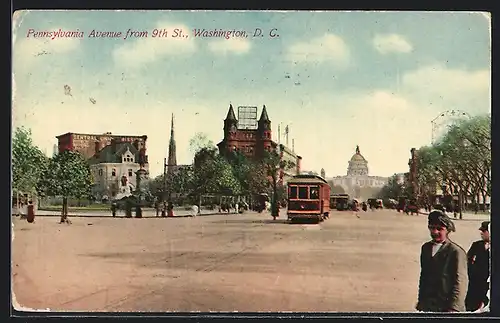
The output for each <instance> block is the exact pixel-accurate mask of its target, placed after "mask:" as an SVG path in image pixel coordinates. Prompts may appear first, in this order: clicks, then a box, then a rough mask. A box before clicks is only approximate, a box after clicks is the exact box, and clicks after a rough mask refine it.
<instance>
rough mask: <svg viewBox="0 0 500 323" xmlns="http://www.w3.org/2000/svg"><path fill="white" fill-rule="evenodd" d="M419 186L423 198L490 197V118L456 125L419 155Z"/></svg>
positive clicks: (477, 118)
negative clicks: (439, 194)
mask: <svg viewBox="0 0 500 323" xmlns="http://www.w3.org/2000/svg"><path fill="white" fill-rule="evenodd" d="M417 156H418V157H417V183H418V187H419V189H420V195H421V196H432V195H434V194H436V188H438V187H446V193H447V194H453V195H458V194H463V195H469V196H471V197H472V199H474V200H475V199H476V197H477V196H478V195H482V196H483V200H484V198H485V197H486V196H491V165H492V164H491V117H490V116H477V117H474V118H471V119H468V120H465V121H461V122H459V123H456V124H454V125H453V126H451V127H450V129H449V131H448V132H447V133H446V134H445V135H444V136H443V137H442V138H441V139H440V140H439V141H438V142H437V143H435V144H434V145H432V146H426V147H422V148H420V149H419V150H418V155H417Z"/></svg>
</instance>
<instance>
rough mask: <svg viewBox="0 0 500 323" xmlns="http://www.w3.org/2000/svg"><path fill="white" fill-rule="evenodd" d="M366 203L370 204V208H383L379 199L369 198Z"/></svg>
mask: <svg viewBox="0 0 500 323" xmlns="http://www.w3.org/2000/svg"><path fill="white" fill-rule="evenodd" d="M366 203H368V205H369V206H370V209H383V208H384V203H383V201H382V200H381V199H376V198H369V199H368V200H367V201H366Z"/></svg>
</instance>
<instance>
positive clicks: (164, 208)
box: [161, 201, 167, 218]
mask: <svg viewBox="0 0 500 323" xmlns="http://www.w3.org/2000/svg"><path fill="white" fill-rule="evenodd" d="M166 216H167V201H163V203H162V207H161V217H162V218H164V217H166Z"/></svg>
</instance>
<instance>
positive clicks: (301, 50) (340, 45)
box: [286, 34, 350, 66]
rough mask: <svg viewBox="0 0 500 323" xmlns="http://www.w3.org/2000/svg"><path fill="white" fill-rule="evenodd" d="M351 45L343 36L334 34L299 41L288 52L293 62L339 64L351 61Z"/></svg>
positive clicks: (343, 64) (288, 56)
mask: <svg viewBox="0 0 500 323" xmlns="http://www.w3.org/2000/svg"><path fill="white" fill-rule="evenodd" d="M349 54H350V52H349V47H348V46H347V44H346V43H345V42H344V40H343V39H342V38H340V37H339V36H336V35H333V34H325V35H324V36H321V37H318V38H314V39H311V40H310V41H306V42H298V43H295V44H293V45H291V46H290V47H289V48H288V51H287V53H286V57H287V60H289V61H291V62H314V63H322V62H330V63H335V64H337V65H339V66H346V65H348V63H349V56H350V55H349Z"/></svg>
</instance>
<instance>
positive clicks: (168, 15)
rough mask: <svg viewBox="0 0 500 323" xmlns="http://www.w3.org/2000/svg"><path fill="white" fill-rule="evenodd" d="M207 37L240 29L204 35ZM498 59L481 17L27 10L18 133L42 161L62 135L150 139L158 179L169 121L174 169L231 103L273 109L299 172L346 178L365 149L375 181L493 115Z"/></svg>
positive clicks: (21, 19) (22, 22)
mask: <svg viewBox="0 0 500 323" xmlns="http://www.w3.org/2000/svg"><path fill="white" fill-rule="evenodd" d="M175 29H178V30H182V33H181V34H180V35H181V36H180V37H179V33H177V34H176V33H175V32H174V30H175ZM203 29H205V30H207V31H209V30H214V29H216V30H223V31H232V30H236V31H240V33H231V34H230V35H229V37H227V39H226V38H224V37H199V36H198V37H197V36H196V35H195V32H194V30H203ZM256 29H260V30H261V31H262V34H261V35H256V33H255V31H256ZM129 30H130V31H131V32H132V31H134V32H147V37H144V36H143V37H135V36H133V35H131V34H132V33H129V35H128V36H127V37H125V36H126V35H127V32H128V31H129ZM60 31H62V33H60ZM92 31H95V32H114V33H118V32H121V33H122V34H121V37H115V38H110V37H90V36H91V33H92ZM159 31H162V32H163V31H167V36H166V37H159V36H158V34H160V33H159ZM49 32H52V35H50V34H49ZM64 32H74V33H73V37H61V34H62V36H64V35H68V36H71V34H65V33H64ZM133 34H134V35H137V34H139V33H133ZM143 34H144V33H143ZM240 34H241V35H243V36H240ZM54 35H56V36H54ZM77 35H78V36H82V37H75V36H77ZM175 35H177V36H178V37H174V36H175ZM245 35H246V37H245ZM46 36H52V37H46ZM153 36H157V37H153ZM254 36H255V37H254ZM272 36H274V37H272ZM124 38H125V39H124ZM490 59H491V35H490V17H489V16H488V15H487V14H485V13H479V12H476V13H468V12H415V11H413V12H333V11H330V12H306V11H301V12H294V11H289V12H272V11H266V12H259V11H246V12H238V11H234V12H232V11H20V12H16V13H15V14H14V17H13V69H12V73H13V91H12V93H13V98H12V100H13V101H12V109H13V114H12V124H13V129H15V128H16V127H19V126H24V127H26V128H30V129H31V131H32V134H33V140H34V143H35V144H36V145H38V146H39V147H40V148H41V149H42V150H43V151H45V152H46V154H47V155H51V154H52V152H53V147H54V144H56V143H57V139H56V138H55V137H56V136H58V135H60V134H63V133H67V132H75V133H95V134H100V133H105V132H112V133H114V134H130V135H143V134H146V135H147V136H148V143H147V148H148V155H149V163H150V165H149V166H150V174H151V176H156V175H158V174H160V173H162V172H163V170H162V168H163V166H162V165H163V158H164V157H166V156H167V150H168V140H169V135H170V118H171V114H172V113H174V115H175V139H176V142H177V162H178V164H189V163H191V162H192V158H193V154H192V152H191V151H190V149H189V140H190V139H191V138H192V137H193V136H194V135H195V133H197V132H202V133H204V134H206V135H207V137H208V138H209V139H210V140H212V141H213V142H214V143H218V142H219V141H220V140H221V139H222V137H223V119H224V118H225V116H226V114H227V111H228V108H229V104H232V105H233V107H234V108H235V112H236V113H237V107H238V106H257V107H258V113H259V115H260V113H261V110H262V106H263V105H265V106H266V109H267V112H268V115H269V118H270V119H271V121H272V129H273V139H274V140H276V141H277V140H278V134H277V132H278V124H280V123H281V130H282V132H283V130H284V128H285V126H286V125H288V126H289V145H290V146H291V142H292V139H293V141H294V150H295V152H296V153H297V154H298V155H300V156H302V158H303V159H302V168H303V170H309V171H316V172H318V173H319V172H320V170H321V169H322V168H324V169H325V171H326V176H327V177H332V176H338V175H345V174H346V171H347V166H348V161H349V159H350V158H351V156H352V155H353V154H354V152H355V149H356V145H359V147H360V150H361V154H362V155H363V156H364V157H365V158H366V160H367V161H368V167H369V172H370V175H374V176H390V175H392V174H394V173H401V172H406V171H408V159H409V158H410V149H411V148H412V147H416V148H418V147H421V146H424V145H429V144H430V142H431V137H432V124H431V121H432V120H434V119H435V118H436V117H437V116H439V115H440V114H441V113H442V112H445V111H451V110H455V111H461V112H465V113H466V115H468V116H475V115H481V114H487V113H490V112H491V103H490V97H491V96H490V84H491V82H490V80H491V63H490ZM65 85H68V86H69V88H70V92H69V93H68V92H67V91H65ZM69 94H71V95H69ZM446 122H447V119H446V118H438V119H437V120H436V121H435V124H445V123H446ZM442 129H444V128H442V127H441V128H439V129H437V130H439V131H442ZM280 138H281V139H280V141H281V142H282V143H285V142H286V140H285V137H284V135H282V136H281V137H280Z"/></svg>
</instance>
